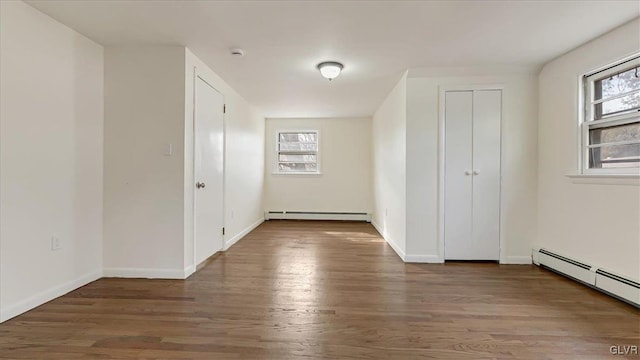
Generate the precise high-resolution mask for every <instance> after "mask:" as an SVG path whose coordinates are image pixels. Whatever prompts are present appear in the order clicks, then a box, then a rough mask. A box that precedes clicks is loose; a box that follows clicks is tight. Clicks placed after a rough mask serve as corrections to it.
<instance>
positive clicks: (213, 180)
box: [194, 76, 224, 266]
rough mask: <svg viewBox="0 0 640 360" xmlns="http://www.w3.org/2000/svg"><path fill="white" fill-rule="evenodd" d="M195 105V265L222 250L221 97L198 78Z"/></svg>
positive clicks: (222, 145) (222, 118) (222, 103)
mask: <svg viewBox="0 0 640 360" xmlns="http://www.w3.org/2000/svg"><path fill="white" fill-rule="evenodd" d="M194 90H195V95H194V96H195V103H194V109H195V110H194V180H195V187H194V188H195V190H194V191H195V194H194V237H195V240H194V257H195V266H197V265H199V264H200V263H201V262H202V261H204V260H206V259H207V258H208V257H210V256H211V255H213V254H215V253H216V252H218V251H221V250H222V248H223V242H224V238H223V233H222V228H223V226H224V225H223V224H224V210H223V196H224V191H223V182H224V110H223V108H224V97H223V96H222V94H220V93H219V92H218V91H217V90H216V89H214V88H213V87H212V86H211V85H209V84H208V83H207V82H206V81H205V80H203V79H202V78H200V77H199V76H196V77H195V89H194Z"/></svg>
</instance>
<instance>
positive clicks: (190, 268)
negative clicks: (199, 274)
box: [183, 265, 196, 279]
mask: <svg viewBox="0 0 640 360" xmlns="http://www.w3.org/2000/svg"><path fill="white" fill-rule="evenodd" d="M194 272H196V267H195V266H194V265H189V266H187V267H186V268H184V278H183V279H186V278H188V277H189V276H191V275H192V274H193V273H194Z"/></svg>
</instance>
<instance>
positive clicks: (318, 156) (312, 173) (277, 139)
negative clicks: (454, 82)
mask: <svg viewBox="0 0 640 360" xmlns="http://www.w3.org/2000/svg"><path fill="white" fill-rule="evenodd" d="M295 132H306V133H315V134H316V138H317V139H318V151H317V152H316V164H317V166H316V171H280V169H279V168H278V154H279V150H280V148H279V146H278V145H279V142H280V134H281V133H295ZM321 140H322V136H321V135H320V130H318V129H277V130H276V134H275V144H274V145H275V146H274V154H275V155H274V157H273V171H272V172H271V174H272V175H286V176H290V175H304V176H318V175H322V169H321V164H322V162H321V160H322V155H321V153H322V141H321Z"/></svg>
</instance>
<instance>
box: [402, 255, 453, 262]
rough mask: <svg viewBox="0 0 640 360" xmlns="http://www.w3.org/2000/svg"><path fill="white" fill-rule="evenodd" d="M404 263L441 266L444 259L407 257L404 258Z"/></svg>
mask: <svg viewBox="0 0 640 360" xmlns="http://www.w3.org/2000/svg"><path fill="white" fill-rule="evenodd" d="M404 261H405V262H408V263H427V264H442V263H443V262H444V259H443V258H441V257H440V256H438V255H409V254H407V255H406V256H405V257H404Z"/></svg>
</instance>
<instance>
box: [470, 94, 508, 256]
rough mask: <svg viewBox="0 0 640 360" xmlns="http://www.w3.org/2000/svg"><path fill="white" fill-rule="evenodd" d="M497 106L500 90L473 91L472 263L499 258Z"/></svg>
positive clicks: (498, 134)
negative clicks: (473, 261)
mask: <svg viewBox="0 0 640 360" xmlns="http://www.w3.org/2000/svg"><path fill="white" fill-rule="evenodd" d="M501 107H502V91H501V90H481V91H474V92H473V171H474V172H473V200H472V208H473V215H472V218H473V226H472V229H473V230H472V234H473V236H472V243H473V245H472V248H473V256H472V258H473V259H474V260H498V259H499V258H500V117H501V113H502V111H501ZM469 255H470V256H471V254H469Z"/></svg>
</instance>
